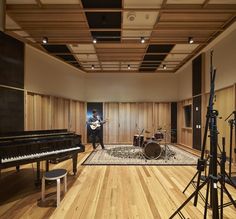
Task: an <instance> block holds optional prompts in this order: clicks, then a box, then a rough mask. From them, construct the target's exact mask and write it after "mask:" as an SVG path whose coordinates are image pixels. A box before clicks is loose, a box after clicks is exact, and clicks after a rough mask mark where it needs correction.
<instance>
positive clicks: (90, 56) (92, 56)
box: [76, 54, 98, 62]
mask: <svg viewBox="0 0 236 219" xmlns="http://www.w3.org/2000/svg"><path fill="white" fill-rule="evenodd" d="M76 57H77V58H78V60H79V61H81V62H86V61H88V62H90V61H98V57H97V55H96V54H78V55H76Z"/></svg>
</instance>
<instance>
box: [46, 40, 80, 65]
mask: <svg viewBox="0 0 236 219" xmlns="http://www.w3.org/2000/svg"><path fill="white" fill-rule="evenodd" d="M42 46H43V48H44V49H46V50H47V51H48V52H49V53H51V54H52V55H55V56H56V57H58V58H59V59H60V60H63V61H65V62H66V63H68V64H70V65H73V66H74V67H76V68H79V69H81V65H80V64H79V63H78V61H77V60H76V59H75V57H74V56H73V55H72V54H71V51H70V50H69V49H68V47H67V46H66V45H42ZM60 53H62V54H60Z"/></svg>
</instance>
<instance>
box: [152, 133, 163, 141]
mask: <svg viewBox="0 0 236 219" xmlns="http://www.w3.org/2000/svg"><path fill="white" fill-rule="evenodd" d="M154 137H155V139H156V140H161V139H164V134H163V133H162V132H156V133H155V134H154Z"/></svg>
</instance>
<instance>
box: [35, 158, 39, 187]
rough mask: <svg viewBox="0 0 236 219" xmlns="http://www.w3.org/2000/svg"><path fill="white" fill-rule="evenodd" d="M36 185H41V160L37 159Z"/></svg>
mask: <svg viewBox="0 0 236 219" xmlns="http://www.w3.org/2000/svg"><path fill="white" fill-rule="evenodd" d="M35 185H36V186H39V185H40V161H37V176H36V181H35Z"/></svg>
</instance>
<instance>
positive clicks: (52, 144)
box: [0, 129, 85, 183]
mask: <svg viewBox="0 0 236 219" xmlns="http://www.w3.org/2000/svg"><path fill="white" fill-rule="evenodd" d="M84 150H85V147H84V145H82V144H81V135H77V134H75V133H73V132H68V131H67V129H57V130H39V131H22V132H14V133H5V134H0V171H1V169H4V168H9V167H16V169H17V170H18V171H19V167H20V165H23V164H28V163H34V162H36V163H37V178H36V183H39V182H40V161H46V170H47V171H48V170H49V162H50V161H53V162H56V161H58V160H65V159H70V158H71V159H72V162H73V173H74V174H76V172H77V155H78V153H80V152H84Z"/></svg>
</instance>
